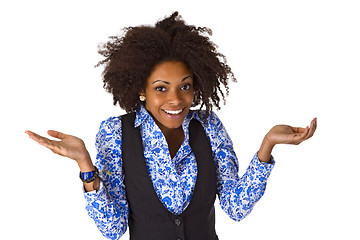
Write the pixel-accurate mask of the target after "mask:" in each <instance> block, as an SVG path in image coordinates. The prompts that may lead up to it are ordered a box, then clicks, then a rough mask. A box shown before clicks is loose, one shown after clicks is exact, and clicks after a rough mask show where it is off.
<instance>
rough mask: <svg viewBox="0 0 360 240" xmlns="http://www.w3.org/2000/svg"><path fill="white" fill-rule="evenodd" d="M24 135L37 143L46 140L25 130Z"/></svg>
mask: <svg viewBox="0 0 360 240" xmlns="http://www.w3.org/2000/svg"><path fill="white" fill-rule="evenodd" d="M25 133H26V134H28V135H29V138H31V139H32V140H34V141H35V142H38V143H40V141H41V140H42V139H47V138H45V137H43V136H40V135H39V134H36V133H34V132H31V131H29V130H27V131H26V132H25Z"/></svg>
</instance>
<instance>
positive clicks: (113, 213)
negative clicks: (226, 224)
mask: <svg viewBox="0 0 360 240" xmlns="http://www.w3.org/2000/svg"><path fill="white" fill-rule="evenodd" d="M199 114H204V112H200V113H199ZM193 118H196V119H198V120H199V121H200V122H201V123H202V125H203V127H204V129H205V132H206V134H207V136H208V138H209V140H210V143H211V147H212V151H213V156H214V161H215V166H216V168H217V194H218V197H219V202H220V205H221V208H222V209H223V210H224V211H225V212H226V213H227V215H229V217H230V218H232V219H234V220H235V221H240V220H241V219H243V218H245V217H246V216H247V215H248V214H249V213H250V212H251V210H252V208H253V207H254V205H255V203H256V202H257V201H258V200H259V199H260V198H261V197H262V195H263V194H264V191H265V187H266V181H267V179H268V177H269V175H270V172H271V170H272V169H273V167H274V160H273V159H272V163H271V164H268V163H262V162H260V161H259V159H258V158H257V154H255V156H254V157H253V159H252V161H251V163H250V165H249V167H248V168H247V170H246V172H245V174H244V175H243V176H242V177H241V178H240V177H239V176H238V160H237V157H236V155H235V152H234V149H233V144H232V141H231V139H230V137H229V135H228V134H227V132H226V130H225V128H224V126H223V124H222V123H221V121H220V119H219V118H218V117H217V116H216V114H215V113H211V114H210V118H209V121H207V123H205V122H203V121H201V118H200V117H199V115H198V113H197V112H195V111H190V112H189V113H188V115H187V116H186V118H185V120H184V122H183V124H182V127H183V129H184V134H185V139H184V141H183V143H182V145H181V147H180V149H179V150H178V152H177V154H176V155H175V157H174V158H173V159H172V158H171V157H170V152H169V149H168V145H167V142H166V139H165V137H164V135H163V134H162V132H161V130H160V129H159V127H158V126H157V125H156V123H155V122H154V120H153V118H152V117H151V115H150V114H149V113H148V112H147V110H146V109H145V108H144V107H140V108H139V109H138V111H137V112H136V119H135V127H138V126H140V132H141V136H142V139H143V146H144V156H145V160H146V166H147V169H148V172H149V176H150V178H151V180H152V183H153V184H154V189H155V191H156V193H157V195H158V197H159V199H160V201H161V202H162V203H163V205H164V206H165V207H166V208H167V209H168V210H169V211H170V212H172V213H173V214H181V213H182V212H183V211H184V210H185V209H186V207H187V206H188V205H189V203H190V201H191V197H192V193H193V189H194V186H195V182H196V176H197V164H196V160H195V155H194V153H193V152H192V150H191V148H190V145H189V131H188V126H189V123H190V120H191V119H193ZM96 148H97V157H96V158H97V160H96V163H95V165H96V166H97V168H98V169H99V171H100V176H101V178H102V179H103V180H104V182H105V184H106V186H107V188H108V191H109V194H110V197H111V201H110V200H109V199H108V197H107V194H106V190H105V188H104V186H103V183H100V189H99V190H98V191H97V192H95V191H92V192H84V196H85V199H86V201H87V204H86V210H87V212H88V214H89V216H90V217H91V218H92V219H93V220H94V221H95V223H96V225H97V227H98V228H99V230H100V231H101V233H102V234H103V235H104V236H105V237H107V238H109V239H118V238H120V237H121V236H122V235H123V234H124V233H125V231H126V229H127V220H128V214H129V206H128V203H127V200H126V192H125V185H124V173H123V171H122V160H121V117H111V118H109V119H108V120H105V121H103V122H102V123H101V125H100V129H99V132H98V134H97V135H96Z"/></svg>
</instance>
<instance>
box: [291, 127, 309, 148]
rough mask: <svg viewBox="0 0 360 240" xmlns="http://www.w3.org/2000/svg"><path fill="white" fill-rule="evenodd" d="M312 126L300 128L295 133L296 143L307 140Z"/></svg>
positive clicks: (294, 141) (294, 140)
mask: <svg viewBox="0 0 360 240" xmlns="http://www.w3.org/2000/svg"><path fill="white" fill-rule="evenodd" d="M309 131H310V128H309V127H306V128H298V133H295V135H294V138H293V143H294V144H300V143H301V142H302V141H304V140H305V138H306V136H307V135H308V134H309Z"/></svg>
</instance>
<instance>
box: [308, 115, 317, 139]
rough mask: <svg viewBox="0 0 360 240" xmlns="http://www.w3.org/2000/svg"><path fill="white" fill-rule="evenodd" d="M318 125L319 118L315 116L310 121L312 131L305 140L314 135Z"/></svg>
mask: <svg viewBox="0 0 360 240" xmlns="http://www.w3.org/2000/svg"><path fill="white" fill-rule="evenodd" d="M316 127H317V118H314V119H313V120H312V121H311V123H310V131H309V133H308V135H307V136H306V138H305V140H306V139H309V138H311V137H312V136H313V135H314V133H315V130H316Z"/></svg>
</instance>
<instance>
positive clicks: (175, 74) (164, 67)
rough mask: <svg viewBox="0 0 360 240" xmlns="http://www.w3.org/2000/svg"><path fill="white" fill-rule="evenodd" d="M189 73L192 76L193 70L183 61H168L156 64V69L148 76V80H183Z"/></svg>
mask: <svg viewBox="0 0 360 240" xmlns="http://www.w3.org/2000/svg"><path fill="white" fill-rule="evenodd" d="M189 75H190V76H192V72H191V71H190V70H189V68H188V67H187V66H186V65H185V64H184V63H183V62H178V61H167V62H162V63H160V64H158V65H157V66H155V68H154V71H153V72H152V73H151V75H150V76H149V78H148V81H156V80H167V81H172V80H173V81H176V80H177V81H181V80H182V79H183V78H184V77H186V76H189Z"/></svg>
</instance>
